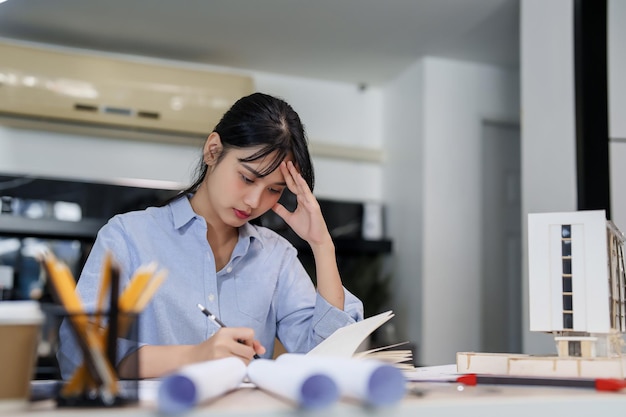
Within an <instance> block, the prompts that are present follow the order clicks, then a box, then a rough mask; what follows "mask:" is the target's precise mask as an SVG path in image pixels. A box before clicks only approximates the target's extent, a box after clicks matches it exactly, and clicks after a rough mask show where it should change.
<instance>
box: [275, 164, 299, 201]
mask: <svg viewBox="0 0 626 417" xmlns="http://www.w3.org/2000/svg"><path fill="white" fill-rule="evenodd" d="M279 167H280V172H281V173H282V174H283V177H285V183H287V188H289V191H291V192H292V193H294V194H297V192H296V186H297V185H296V182H295V180H294V178H293V175H292V174H291V171H290V170H289V168H287V163H286V162H285V161H283V162H281V163H280V165H279Z"/></svg>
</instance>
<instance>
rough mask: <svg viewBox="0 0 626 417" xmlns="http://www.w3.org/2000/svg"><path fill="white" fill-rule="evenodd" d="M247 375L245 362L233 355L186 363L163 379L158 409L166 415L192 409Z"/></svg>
mask: <svg viewBox="0 0 626 417" xmlns="http://www.w3.org/2000/svg"><path fill="white" fill-rule="evenodd" d="M245 376H246V365H245V363H244V362H243V361H242V360H241V359H238V358H234V357H230V358H224V359H217V360H212V361H206V362H200V363H196V364H193V365H187V366H185V367H182V368H180V369H179V370H178V371H176V372H174V373H173V374H170V375H168V376H167V377H165V378H164V379H163V381H162V382H161V385H160V386H159V394H158V398H157V402H158V409H159V411H160V412H161V413H164V414H174V413H180V412H183V411H186V410H189V409H190V408H192V407H194V406H195V405H196V404H198V403H201V402H203V401H207V400H210V399H213V398H216V397H218V396H219V395H222V394H224V393H226V392H228V391H231V390H233V389H235V388H237V387H238V386H239V385H240V384H241V383H242V382H243V379H244V378H245Z"/></svg>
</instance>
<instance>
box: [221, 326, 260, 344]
mask: <svg viewBox="0 0 626 417" xmlns="http://www.w3.org/2000/svg"><path fill="white" fill-rule="evenodd" d="M221 330H222V331H223V332H224V334H227V335H228V337H229V338H231V339H233V340H237V341H239V342H240V343H244V344H246V345H248V346H252V342H253V341H254V330H252V329H251V328H249V327H223V328H222V329H221Z"/></svg>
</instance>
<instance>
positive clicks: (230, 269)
mask: <svg viewBox="0 0 626 417" xmlns="http://www.w3.org/2000/svg"><path fill="white" fill-rule="evenodd" d="M226 272H228V273H229V274H230V273H231V272H233V267H232V266H229V267H228V268H226Z"/></svg>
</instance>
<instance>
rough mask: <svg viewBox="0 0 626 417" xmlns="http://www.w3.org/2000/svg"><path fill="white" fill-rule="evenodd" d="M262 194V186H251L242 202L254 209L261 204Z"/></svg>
mask: <svg viewBox="0 0 626 417" xmlns="http://www.w3.org/2000/svg"><path fill="white" fill-rule="evenodd" d="M262 195H263V188H262V187H251V189H250V190H249V191H248V192H247V193H246V195H245V196H244V199H243V202H244V203H245V204H246V205H248V206H249V207H250V208H252V209H255V208H257V207H259V205H260V204H261V197H262Z"/></svg>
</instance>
